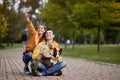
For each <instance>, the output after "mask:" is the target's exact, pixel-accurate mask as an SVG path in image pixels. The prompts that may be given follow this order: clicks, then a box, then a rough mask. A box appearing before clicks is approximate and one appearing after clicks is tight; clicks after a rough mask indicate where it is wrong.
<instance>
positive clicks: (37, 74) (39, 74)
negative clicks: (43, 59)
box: [32, 71, 43, 76]
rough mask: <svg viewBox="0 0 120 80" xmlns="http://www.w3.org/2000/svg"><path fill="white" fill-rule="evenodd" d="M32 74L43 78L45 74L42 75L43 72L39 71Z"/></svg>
mask: <svg viewBox="0 0 120 80" xmlns="http://www.w3.org/2000/svg"><path fill="white" fill-rule="evenodd" d="M32 74H33V75H34V76H42V75H43V74H42V73H41V72H39V71H32Z"/></svg>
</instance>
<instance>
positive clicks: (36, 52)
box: [32, 40, 62, 62]
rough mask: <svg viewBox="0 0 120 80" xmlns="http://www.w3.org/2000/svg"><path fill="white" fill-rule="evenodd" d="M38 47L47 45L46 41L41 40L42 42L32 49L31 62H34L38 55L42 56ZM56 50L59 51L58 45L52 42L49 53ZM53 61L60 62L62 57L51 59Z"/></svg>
mask: <svg viewBox="0 0 120 80" xmlns="http://www.w3.org/2000/svg"><path fill="white" fill-rule="evenodd" d="M40 45H47V43H46V41H45V40H43V41H42V42H40V43H39V44H38V45H37V46H36V47H35V49H34V51H33V54H32V59H33V60H36V57H37V56H38V55H39V54H42V53H41V51H40ZM54 48H56V49H57V50H59V47H58V43H57V42H55V41H53V42H52V49H50V52H53V49H54ZM53 60H54V61H56V62H58V60H59V61H61V60H62V57H60V58H59V59H55V58H53Z"/></svg>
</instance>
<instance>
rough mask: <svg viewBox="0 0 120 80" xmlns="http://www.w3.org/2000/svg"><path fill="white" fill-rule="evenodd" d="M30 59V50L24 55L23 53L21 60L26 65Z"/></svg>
mask: <svg viewBox="0 0 120 80" xmlns="http://www.w3.org/2000/svg"><path fill="white" fill-rule="evenodd" d="M31 60H32V52H27V53H25V55H23V62H24V63H25V64H26V65H28V64H29V61H31Z"/></svg>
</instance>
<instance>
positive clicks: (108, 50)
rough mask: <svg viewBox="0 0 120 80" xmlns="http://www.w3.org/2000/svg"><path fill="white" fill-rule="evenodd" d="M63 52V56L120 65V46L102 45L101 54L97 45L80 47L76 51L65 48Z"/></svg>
mask: <svg viewBox="0 0 120 80" xmlns="http://www.w3.org/2000/svg"><path fill="white" fill-rule="evenodd" d="M63 51H64V53H63V55H64V56H68V57H75V58H84V59H87V60H93V61H101V62H108V63H115V64H120V45H119V46H115V45H101V53H100V54H98V53H97V46H96V45H87V46H84V45H80V46H77V47H76V48H75V49H74V50H73V49H72V48H71V47H69V48H67V49H65V48H64V49H63Z"/></svg>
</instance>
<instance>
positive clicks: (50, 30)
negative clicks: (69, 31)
mask: <svg viewBox="0 0 120 80" xmlns="http://www.w3.org/2000/svg"><path fill="white" fill-rule="evenodd" d="M49 30H50V31H52V32H53V35H55V33H54V31H53V30H52V29H50V28H49V29H47V30H46V31H45V32H44V34H43V37H42V38H43V39H44V40H46V38H45V35H46V32H47V31H49Z"/></svg>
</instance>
